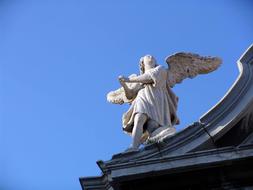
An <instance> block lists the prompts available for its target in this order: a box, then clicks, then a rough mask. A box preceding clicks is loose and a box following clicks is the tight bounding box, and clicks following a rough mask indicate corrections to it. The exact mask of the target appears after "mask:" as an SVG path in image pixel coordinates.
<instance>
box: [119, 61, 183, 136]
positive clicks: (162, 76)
mask: <svg viewBox="0 0 253 190" xmlns="http://www.w3.org/2000/svg"><path fill="white" fill-rule="evenodd" d="M145 74H148V75H150V77H151V78H152V80H153V83H152V84H144V88H142V89H141V90H139V92H138V94H137V96H136V98H135V99H134V101H133V102H132V104H131V106H130V108H129V110H128V111H127V112H126V113H125V114H124V115H123V118H122V122H123V130H124V131H125V132H127V133H130V134H131V132H132V129H133V122H134V116H135V114H136V113H144V114H146V115H147V116H148V118H149V119H152V120H155V121H156V122H157V123H158V124H159V126H161V127H172V126H173V125H175V124H176V123H177V122H178V118H177V115H176V110H177V101H178V98H177V97H176V96H175V94H174V93H173V92H172V90H171V89H170V87H169V86H168V84H167V69H165V68H164V67H162V66H157V67H155V68H153V69H150V70H148V71H146V72H145ZM144 130H145V128H144Z"/></svg>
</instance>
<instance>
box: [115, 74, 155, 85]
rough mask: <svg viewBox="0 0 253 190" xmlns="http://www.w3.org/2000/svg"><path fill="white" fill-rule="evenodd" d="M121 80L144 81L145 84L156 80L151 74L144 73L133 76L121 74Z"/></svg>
mask: <svg viewBox="0 0 253 190" xmlns="http://www.w3.org/2000/svg"><path fill="white" fill-rule="evenodd" d="M119 80H120V81H122V82H130V83H143V84H151V83H153V82H154V81H153V79H152V78H151V76H150V75H149V74H142V75H139V76H134V77H131V78H127V77H123V76H120V77H119Z"/></svg>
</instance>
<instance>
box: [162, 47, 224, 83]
mask: <svg viewBox="0 0 253 190" xmlns="http://www.w3.org/2000/svg"><path fill="white" fill-rule="evenodd" d="M166 62H167V64H168V66H169V69H168V84H169V86H170V87H173V86H174V85H175V84H176V83H180V82H182V80H184V79H185V78H193V77H195V76H196V75H198V74H207V73H210V72H212V71H214V70H216V69H217V68H218V67H219V66H220V64H221V63H222V60H221V59H220V58H218V57H211V56H200V55H198V54H193V53H185V52H180V53H176V54H174V55H171V56H169V57H167V58H166Z"/></svg>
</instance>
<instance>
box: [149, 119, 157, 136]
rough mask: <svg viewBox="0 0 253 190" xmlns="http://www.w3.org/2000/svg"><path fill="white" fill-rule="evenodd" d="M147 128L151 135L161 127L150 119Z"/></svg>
mask: <svg viewBox="0 0 253 190" xmlns="http://www.w3.org/2000/svg"><path fill="white" fill-rule="evenodd" d="M146 126H147V131H148V133H149V135H151V134H152V133H153V132H154V131H155V130H156V129H157V128H158V127H159V123H157V122H156V121H155V120H153V119H149V120H148V121H147V124H146Z"/></svg>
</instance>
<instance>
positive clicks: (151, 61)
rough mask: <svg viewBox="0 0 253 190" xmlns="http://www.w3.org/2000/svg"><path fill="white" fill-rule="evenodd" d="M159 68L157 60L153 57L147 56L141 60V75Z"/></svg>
mask: <svg viewBox="0 0 253 190" xmlns="http://www.w3.org/2000/svg"><path fill="white" fill-rule="evenodd" d="M156 66H157V63H156V59H155V58H154V57H153V56H152V55H145V56H144V57H142V58H141V59H140V73H141V74H143V73H145V71H147V70H149V69H152V68H155V67H156Z"/></svg>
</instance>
